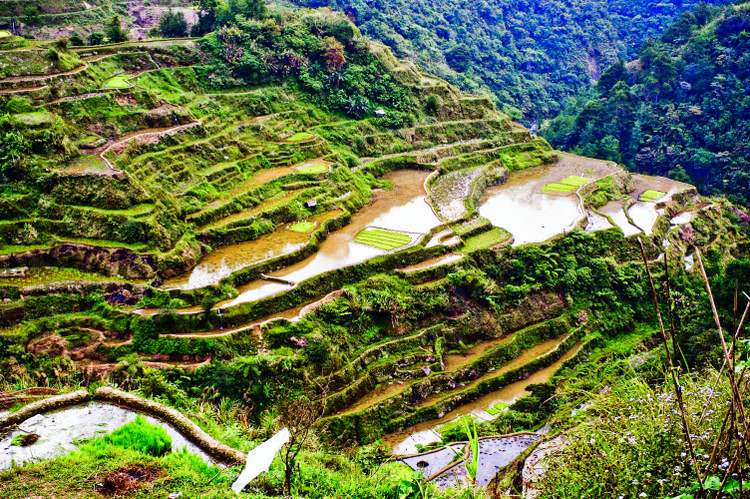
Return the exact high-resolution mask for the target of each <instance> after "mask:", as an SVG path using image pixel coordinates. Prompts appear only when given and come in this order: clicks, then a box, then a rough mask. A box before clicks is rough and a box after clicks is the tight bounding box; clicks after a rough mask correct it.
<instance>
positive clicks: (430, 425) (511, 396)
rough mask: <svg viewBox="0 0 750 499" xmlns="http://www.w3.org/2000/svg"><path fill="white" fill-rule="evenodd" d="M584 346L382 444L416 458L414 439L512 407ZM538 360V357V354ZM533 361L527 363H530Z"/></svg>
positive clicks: (395, 451) (398, 452)
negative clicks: (501, 407)
mask: <svg viewBox="0 0 750 499" xmlns="http://www.w3.org/2000/svg"><path fill="white" fill-rule="evenodd" d="M580 348H581V346H580V345H576V346H574V347H573V348H571V349H570V350H569V351H568V352H566V353H565V354H564V355H563V356H562V357H561V358H560V359H559V360H557V361H556V362H554V363H553V364H551V365H550V366H548V367H545V368H543V369H540V370H539V371H536V372H535V373H533V374H532V375H531V376H529V377H528V378H526V379H523V380H521V381H516V382H515V383H511V384H509V385H507V386H505V387H503V388H501V389H499V390H497V391H494V392H491V393H488V394H487V395H485V396H483V397H481V398H479V399H477V400H475V401H473V402H469V403H468V404H465V405H462V406H461V407H458V408H456V409H454V410H452V411H451V412H449V413H447V414H445V415H443V417H441V418H439V419H434V420H431V421H425V422H423V423H420V424H418V425H415V426H412V427H411V428H409V429H407V430H404V431H400V432H398V433H392V434H390V435H386V436H384V437H383V441H384V442H386V443H388V444H390V445H392V446H393V453H394V454H396V455H403V454H413V453H416V447H415V446H414V445H415V444H414V442H413V439H412V438H411V436H412V435H424V434H431V433H434V431H435V429H437V428H438V427H439V426H440V425H442V424H445V423H447V422H449V421H452V420H454V419H456V418H459V417H461V416H465V415H466V414H471V413H474V412H480V413H484V414H486V410H487V409H489V408H490V407H492V406H493V405H495V404H497V403H500V402H505V403H508V404H510V403H512V402H513V401H515V400H516V399H518V398H519V397H521V396H522V395H524V393H525V392H526V388H527V387H528V386H529V385H531V384H534V383H544V382H546V381H548V380H549V379H550V378H551V377H552V376H553V375H554V374H555V373H556V372H557V371H558V369H560V367H561V366H562V364H563V363H565V362H566V361H567V360H569V359H570V358H572V357H574V356H575V355H576V354H577V353H578V351H579V350H580ZM537 356H538V354H537ZM529 360H531V359H527V362H528V361H529ZM498 374H499V373H498V371H495V372H494V373H491V375H495V376H496V375H498Z"/></svg>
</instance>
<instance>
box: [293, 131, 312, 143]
mask: <svg viewBox="0 0 750 499" xmlns="http://www.w3.org/2000/svg"><path fill="white" fill-rule="evenodd" d="M314 138H315V135H313V134H311V133H309V132H297V133H295V134H294V135H292V136H291V137H289V138H288V139H286V140H287V142H307V141H308V140H312V139H314Z"/></svg>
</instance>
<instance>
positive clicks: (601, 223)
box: [586, 211, 612, 232]
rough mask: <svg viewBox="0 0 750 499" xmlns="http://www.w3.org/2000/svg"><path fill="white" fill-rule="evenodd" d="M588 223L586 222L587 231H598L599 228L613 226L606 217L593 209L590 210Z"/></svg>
mask: <svg viewBox="0 0 750 499" xmlns="http://www.w3.org/2000/svg"><path fill="white" fill-rule="evenodd" d="M588 217H589V219H588V223H587V224H586V232H596V231H599V230H607V229H611V228H612V224H611V223H609V220H607V218H606V217H603V216H601V215H599V214H598V213H595V212H593V211H589V212H588Z"/></svg>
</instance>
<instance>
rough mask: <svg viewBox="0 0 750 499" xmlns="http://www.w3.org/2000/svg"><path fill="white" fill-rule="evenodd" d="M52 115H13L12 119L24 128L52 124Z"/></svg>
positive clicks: (34, 113)
mask: <svg viewBox="0 0 750 499" xmlns="http://www.w3.org/2000/svg"><path fill="white" fill-rule="evenodd" d="M53 117H54V115H53V114H52V113H49V112H47V111H34V112H31V113H19V114H14V115H13V119H14V120H15V121H17V122H18V123H21V124H23V125H26V126H39V125H46V124H49V123H52V119H53Z"/></svg>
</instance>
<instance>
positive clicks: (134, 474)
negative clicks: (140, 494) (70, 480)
mask: <svg viewBox="0 0 750 499" xmlns="http://www.w3.org/2000/svg"><path fill="white" fill-rule="evenodd" d="M163 474H164V470H162V469H160V468H157V467H154V466H139V465H133V466H125V467H122V468H120V469H118V470H115V471H113V472H111V473H108V474H106V475H104V476H100V477H99V478H97V480H96V491H97V492H98V493H99V494H101V495H103V496H105V497H121V496H126V495H128V494H130V493H132V492H134V491H136V490H138V489H140V488H141V487H143V486H144V485H147V484H149V483H151V482H153V481H154V480H156V479H157V478H159V477H160V476H162V475H163Z"/></svg>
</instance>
